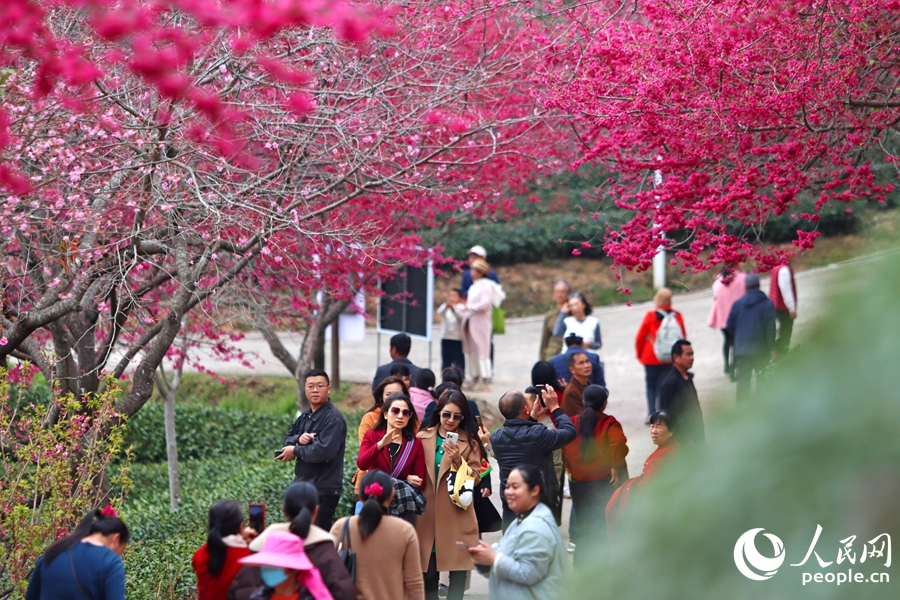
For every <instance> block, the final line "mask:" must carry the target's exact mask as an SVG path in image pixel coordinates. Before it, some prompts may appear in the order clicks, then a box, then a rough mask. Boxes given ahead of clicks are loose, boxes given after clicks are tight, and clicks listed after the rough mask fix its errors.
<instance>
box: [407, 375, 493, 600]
mask: <svg viewBox="0 0 900 600" xmlns="http://www.w3.org/2000/svg"><path fill="white" fill-rule="evenodd" d="M450 434H457V435H458V436H459V441H458V442H456V443H454V442H451V441H450V440H448V439H447V437H448V435H450ZM419 439H420V440H421V441H422V444H423V446H424V450H425V464H426V469H425V472H426V477H425V486H424V488H423V491H424V493H425V500H426V504H425V514H424V515H422V516H421V517H420V518H419V519H418V521H417V522H416V534H417V535H418V537H419V551H420V553H421V558H422V572H423V573H424V576H425V596H426V598H428V599H429V600H432V599H434V600H436V599H437V597H438V578H439V577H440V573H441V572H446V571H449V572H450V588H449V590H448V592H447V599H448V600H460V599H461V598H462V597H463V593H464V592H465V587H466V572H467V571H471V570H472V560H471V559H470V558H469V555H468V553H467V552H466V549H465V548H464V547H462V546H460V545H458V544H457V542H462V543H463V544H465V546H474V545H475V544H477V543H478V519H477V517H476V514H475V509H474V507H472V506H470V507H469V508H468V509H466V510H463V509H462V508H459V507H458V506H456V505H455V504H454V503H453V501H452V500H451V499H450V494H449V493H448V491H447V483H446V480H447V475H448V473H449V472H450V469H451V468H459V467H460V466H461V465H462V463H463V461H465V462H466V463H467V464H468V465H469V468H470V469H471V470H472V473H473V474H474V475H475V483H474V485H475V486H477V485H478V482H479V477H478V472H479V470H480V465H481V457H482V453H483V447H482V445H481V440H480V439H478V428H477V426H476V424H475V421H474V420H473V419H472V415H471V413H470V412H469V402H468V400H466V397H465V395H464V394H463V393H462V392H458V391H454V390H450V391H447V392H444V393H443V394H442V395H441V397H440V398H439V399H438V402H437V406H435V409H434V411H433V412H432V413H431V422H430V423H429V424H428V427H427V428H426V429H424V430H423V431H420V432H419ZM487 493H490V492H487Z"/></svg>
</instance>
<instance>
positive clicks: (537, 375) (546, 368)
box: [531, 360, 564, 392]
mask: <svg viewBox="0 0 900 600" xmlns="http://www.w3.org/2000/svg"><path fill="white" fill-rule="evenodd" d="M531 385H533V386H538V385H549V386H550V387H551V388H553V390H554V391H557V392H561V391H563V389H564V388H562V387H561V386H560V385H559V376H558V375H557V374H556V367H554V366H553V365H551V364H550V363H549V362H547V361H546V360H539V361H537V362H536V363H534V366H533V367H531Z"/></svg>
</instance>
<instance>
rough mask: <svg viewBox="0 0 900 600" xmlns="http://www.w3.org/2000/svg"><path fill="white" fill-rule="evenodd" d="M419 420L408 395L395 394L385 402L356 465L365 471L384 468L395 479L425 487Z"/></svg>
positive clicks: (360, 449)
mask: <svg viewBox="0 0 900 600" xmlns="http://www.w3.org/2000/svg"><path fill="white" fill-rule="evenodd" d="M418 426H419V419H418V417H416V411H415V410H414V409H413V406H412V402H410V400H409V396H407V395H406V394H391V395H390V396H388V397H387V399H386V400H385V401H384V406H383V407H382V410H381V416H380V417H379V418H378V422H377V423H376V424H375V427H373V428H372V429H370V430H369V431H367V432H366V434H365V435H364V436H363V440H362V444H360V446H359V457H357V459H356V466H357V467H359V468H360V469H361V470H363V471H369V470H373V469H380V470H382V471H384V472H385V473H388V474H390V476H391V477H393V478H394V479H400V480H401V481H407V482H409V483H411V484H412V485H415V486H417V487H420V488H421V487H422V484H423V482H424V481H425V452H424V450H423V449H422V441H421V440H419V439H418V438H416V437H415V435H416V430H417V428H418Z"/></svg>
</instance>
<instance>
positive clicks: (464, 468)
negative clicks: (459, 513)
mask: <svg viewBox="0 0 900 600" xmlns="http://www.w3.org/2000/svg"><path fill="white" fill-rule="evenodd" d="M447 491H448V492H450V500H451V501H452V502H453V504H455V505H456V506H458V507H460V508H461V509H463V510H466V509H468V508H469V507H470V506H472V499H473V498H474V497H475V476H474V475H473V474H472V469H471V468H470V467H469V463H467V462H466V461H462V462H461V463H460V465H459V468H456V469H451V470H450V473H449V474H448V475H447Z"/></svg>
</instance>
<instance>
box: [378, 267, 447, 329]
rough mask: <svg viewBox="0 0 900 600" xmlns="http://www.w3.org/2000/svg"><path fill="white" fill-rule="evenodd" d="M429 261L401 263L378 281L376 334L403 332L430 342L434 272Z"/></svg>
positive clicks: (432, 318)
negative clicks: (394, 272)
mask: <svg viewBox="0 0 900 600" xmlns="http://www.w3.org/2000/svg"><path fill="white" fill-rule="evenodd" d="M431 267H432V263H431V261H428V263H427V264H425V265H423V266H421V267H410V266H403V267H401V268H400V269H399V270H398V271H397V274H396V275H394V276H393V277H391V278H389V279H383V280H381V281H380V282H379V287H380V288H381V292H382V296H381V298H379V300H378V325H377V330H378V333H391V334H393V333H401V332H403V333H407V334H409V336H410V337H414V338H419V339H423V340H428V341H431V331H432V329H433V325H434V309H433V307H434V271H433V270H432V268H431Z"/></svg>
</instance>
